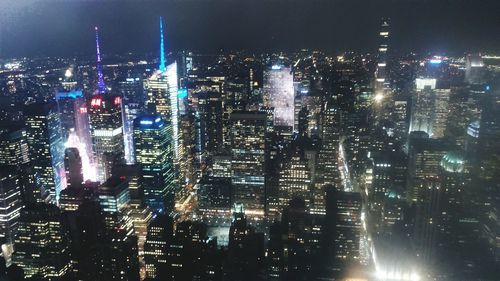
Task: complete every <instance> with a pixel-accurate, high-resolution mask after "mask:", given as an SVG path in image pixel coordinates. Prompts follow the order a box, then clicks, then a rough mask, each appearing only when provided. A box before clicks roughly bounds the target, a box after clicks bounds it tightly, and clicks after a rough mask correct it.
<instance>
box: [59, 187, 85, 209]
mask: <svg viewBox="0 0 500 281" xmlns="http://www.w3.org/2000/svg"><path fill="white" fill-rule="evenodd" d="M84 199H85V190H84V189H83V188H82V187H81V186H80V187H71V186H70V187H68V188H66V189H65V190H63V191H61V198H59V208H60V209H61V211H63V212H74V211H77V210H78V208H80V206H81V205H82V203H83V201H84Z"/></svg>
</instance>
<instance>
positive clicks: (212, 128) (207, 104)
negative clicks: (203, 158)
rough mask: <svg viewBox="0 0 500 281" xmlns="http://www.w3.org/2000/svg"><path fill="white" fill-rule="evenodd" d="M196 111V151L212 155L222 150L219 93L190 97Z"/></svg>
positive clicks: (206, 93)
mask: <svg viewBox="0 0 500 281" xmlns="http://www.w3.org/2000/svg"><path fill="white" fill-rule="evenodd" d="M191 101H192V103H193V108H194V110H195V111H196V112H195V117H196V124H197V128H198V129H197V130H196V131H197V132H198V137H197V142H196V143H197V151H198V152H199V153H201V154H204V153H205V152H207V153H214V152H217V151H218V150H219V149H221V148H222V144H223V143H222V124H223V123H222V100H221V96H220V93H217V92H201V93H196V94H193V95H192V98H191Z"/></svg>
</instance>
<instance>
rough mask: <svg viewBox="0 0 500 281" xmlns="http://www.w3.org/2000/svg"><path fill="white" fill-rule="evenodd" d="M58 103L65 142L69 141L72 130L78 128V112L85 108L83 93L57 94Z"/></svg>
mask: <svg viewBox="0 0 500 281" xmlns="http://www.w3.org/2000/svg"><path fill="white" fill-rule="evenodd" d="M56 102H57V107H58V111H59V114H60V115H61V130H62V132H63V137H64V142H66V141H67V140H68V137H69V132H70V130H71V129H75V128H76V117H77V113H78V110H80V108H83V107H85V100H84V98H83V92H82V91H79V90H74V91H68V92H58V93H56Z"/></svg>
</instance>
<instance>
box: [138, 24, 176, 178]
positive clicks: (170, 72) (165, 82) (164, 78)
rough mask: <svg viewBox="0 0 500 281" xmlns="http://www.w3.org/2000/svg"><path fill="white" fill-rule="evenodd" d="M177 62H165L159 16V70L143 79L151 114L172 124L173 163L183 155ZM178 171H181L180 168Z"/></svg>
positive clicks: (161, 25)
mask: <svg viewBox="0 0 500 281" xmlns="http://www.w3.org/2000/svg"><path fill="white" fill-rule="evenodd" d="M178 83H179V81H178V78H177V62H175V61H174V62H173V63H171V64H169V65H167V64H166V58H165V47H164V41H163V21H162V18H161V17H160V65H159V70H158V71H156V72H155V73H154V74H153V75H152V76H151V77H149V78H148V79H146V80H145V81H144V91H145V93H146V107H147V109H148V111H149V112H150V113H152V114H157V115H160V117H161V118H162V119H163V120H164V121H166V122H168V123H169V124H171V126H172V138H171V141H172V145H173V152H174V157H175V158H174V163H175V165H179V164H182V163H179V158H180V155H183V153H182V151H181V148H182V145H181V144H180V143H179V140H180V139H179V104H178V87H179V86H178ZM180 171H183V169H182V168H181V169H180Z"/></svg>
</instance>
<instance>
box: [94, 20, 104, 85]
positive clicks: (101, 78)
mask: <svg viewBox="0 0 500 281" xmlns="http://www.w3.org/2000/svg"><path fill="white" fill-rule="evenodd" d="M95 44H96V51H97V90H98V91H99V93H100V94H104V93H105V92H106V85H105V84H104V75H103V74H102V64H101V50H100V48H99V28H97V26H96V27H95Z"/></svg>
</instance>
